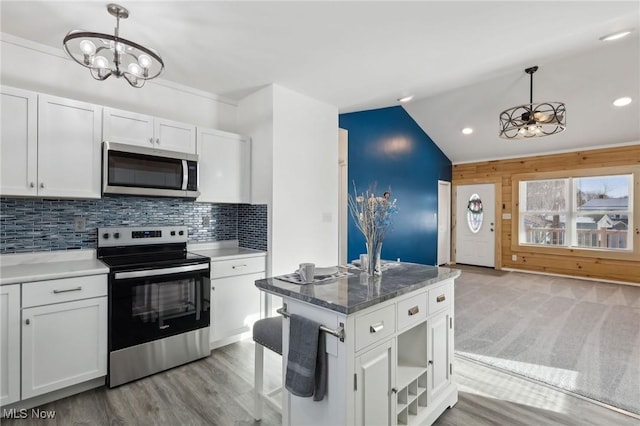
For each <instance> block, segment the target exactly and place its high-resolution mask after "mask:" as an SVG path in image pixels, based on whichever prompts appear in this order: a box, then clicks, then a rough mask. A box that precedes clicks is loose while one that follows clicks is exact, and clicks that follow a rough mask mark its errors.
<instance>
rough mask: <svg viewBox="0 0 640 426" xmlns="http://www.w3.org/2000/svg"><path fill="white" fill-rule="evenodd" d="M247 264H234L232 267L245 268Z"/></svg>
mask: <svg viewBox="0 0 640 426" xmlns="http://www.w3.org/2000/svg"><path fill="white" fill-rule="evenodd" d="M246 266H247V265H233V266H232V267H231V268H232V269H236V268H244V267H246Z"/></svg>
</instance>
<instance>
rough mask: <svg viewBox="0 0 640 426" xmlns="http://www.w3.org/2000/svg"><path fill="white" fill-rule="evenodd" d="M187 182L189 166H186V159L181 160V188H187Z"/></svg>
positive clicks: (184, 189)
mask: <svg viewBox="0 0 640 426" xmlns="http://www.w3.org/2000/svg"><path fill="white" fill-rule="evenodd" d="M188 184H189V167H188V166H187V160H182V190H183V191H186V190H187V185H188Z"/></svg>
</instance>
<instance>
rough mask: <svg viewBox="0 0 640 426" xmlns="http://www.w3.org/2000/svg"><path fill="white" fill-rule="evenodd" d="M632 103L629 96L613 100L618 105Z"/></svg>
mask: <svg viewBox="0 0 640 426" xmlns="http://www.w3.org/2000/svg"><path fill="white" fill-rule="evenodd" d="M630 103H631V98H630V97H628V96H625V97H623V98H618V99H616V100H615V101H613V104H614V105H615V106H617V107H623V106H627V105H629V104H630Z"/></svg>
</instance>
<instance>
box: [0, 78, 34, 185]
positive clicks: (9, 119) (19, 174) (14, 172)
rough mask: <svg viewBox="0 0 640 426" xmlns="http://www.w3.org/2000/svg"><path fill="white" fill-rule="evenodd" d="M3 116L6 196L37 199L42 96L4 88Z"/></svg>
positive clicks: (0, 155)
mask: <svg viewBox="0 0 640 426" xmlns="http://www.w3.org/2000/svg"><path fill="white" fill-rule="evenodd" d="M1 96H2V106H1V107H0V108H1V110H2V115H0V131H1V134H0V159H1V160H0V161H1V164H0V168H1V171H0V173H1V175H0V176H1V177H0V182H1V185H2V186H1V187H0V194H2V195H37V188H36V183H37V179H38V176H37V172H38V170H37V167H38V139H37V135H38V134H37V131H38V95H37V94H36V93H33V92H28V91H26V90H19V89H14V88H12V87H5V86H3V87H2V89H1Z"/></svg>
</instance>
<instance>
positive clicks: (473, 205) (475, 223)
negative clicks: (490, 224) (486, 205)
mask: <svg viewBox="0 0 640 426" xmlns="http://www.w3.org/2000/svg"><path fill="white" fill-rule="evenodd" d="M482 216H483V213H482V200H481V199H480V196H479V195H478V194H473V195H472V196H471V197H470V198H469V203H468V204H467V225H468V226H469V230H470V231H471V232H473V233H474V234H477V233H478V232H480V228H482Z"/></svg>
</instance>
